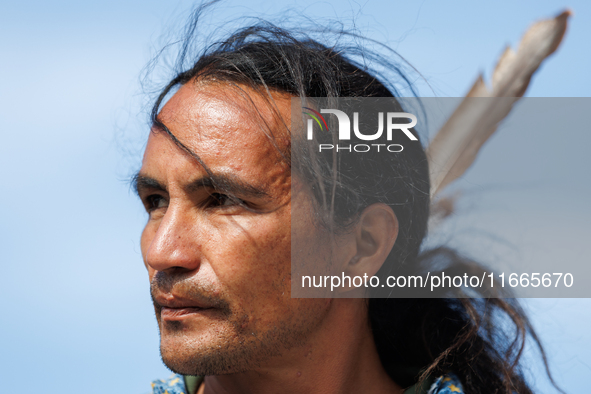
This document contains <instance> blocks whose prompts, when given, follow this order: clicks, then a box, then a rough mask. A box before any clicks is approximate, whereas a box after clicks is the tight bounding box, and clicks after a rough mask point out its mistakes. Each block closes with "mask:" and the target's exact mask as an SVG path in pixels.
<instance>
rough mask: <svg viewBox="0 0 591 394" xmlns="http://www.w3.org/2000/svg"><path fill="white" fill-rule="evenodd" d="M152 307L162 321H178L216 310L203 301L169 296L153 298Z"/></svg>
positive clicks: (159, 295) (160, 295)
mask: <svg viewBox="0 0 591 394" xmlns="http://www.w3.org/2000/svg"><path fill="white" fill-rule="evenodd" d="M153 301H154V305H155V306H156V310H157V313H158V312H159V313H160V318H161V319H163V320H180V319H183V318H186V317H190V316H195V315H200V314H203V313H204V312H207V311H213V310H215V309H216V307H215V306H214V305H212V304H211V303H209V302H206V301H204V300H194V299H188V298H184V297H178V296H173V295H171V294H158V295H155V296H154V297H153Z"/></svg>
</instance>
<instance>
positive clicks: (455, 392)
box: [152, 373, 464, 394]
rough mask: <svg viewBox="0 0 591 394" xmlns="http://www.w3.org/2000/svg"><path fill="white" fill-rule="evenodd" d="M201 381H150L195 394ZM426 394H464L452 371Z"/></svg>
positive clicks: (161, 392) (162, 389) (161, 389)
mask: <svg viewBox="0 0 591 394" xmlns="http://www.w3.org/2000/svg"><path fill="white" fill-rule="evenodd" d="M201 383H203V377H201V376H183V375H177V374H173V375H172V376H171V377H170V378H168V380H155V381H153V382H152V393H153V394H195V393H196V392H197V389H198V388H199V386H200V385H201ZM416 391H417V390H416V387H415V386H412V387H409V388H408V389H407V390H405V393H409V394H410V393H415V392H416ZM417 394H419V393H417ZM427 394H464V389H463V388H462V383H461V382H460V380H459V379H458V377H457V376H456V375H454V374H452V373H449V374H445V375H443V376H440V377H438V378H437V379H435V381H433V383H432V384H431V387H430V388H429V390H428V391H427Z"/></svg>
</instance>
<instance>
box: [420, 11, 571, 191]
mask: <svg viewBox="0 0 591 394" xmlns="http://www.w3.org/2000/svg"><path fill="white" fill-rule="evenodd" d="M570 14H571V13H570V11H568V10H567V11H564V12H562V13H561V14H560V15H558V16H556V17H555V18H553V19H548V20H543V21H540V22H537V23H535V24H534V25H533V26H531V27H530V28H529V30H528V31H527V32H526V33H525V35H524V36H523V38H522V39H521V42H520V44H519V47H518V50H517V51H516V52H515V51H513V50H512V49H511V48H510V47H507V49H505V51H504V52H503V54H502V55H501V57H500V59H499V61H498V63H497V65H496V67H495V70H494V72H493V77H492V86H491V89H489V88H488V87H487V86H486V84H485V83H484V81H483V79H482V75H480V76H479V77H478V78H477V80H476V82H475V83H474V85H473V86H472V88H471V89H470V91H469V92H468V94H467V95H466V97H465V98H464V100H462V102H461V103H460V105H459V106H458V108H457V109H456V110H455V111H454V113H453V114H452V115H451V116H450V118H449V119H448V120H447V122H446V123H445V124H444V125H443V127H442V128H441V129H440V130H439V132H438V133H437V134H436V135H435V137H434V138H433V140H432V141H431V143H430V144H429V146H428V148H427V157H428V159H429V168H430V178H431V198H433V197H434V196H435V195H436V194H437V193H438V192H440V191H441V190H442V189H443V188H445V187H446V186H447V185H449V184H450V183H451V182H453V181H454V180H456V179H457V178H458V177H460V176H462V175H463V174H464V172H465V171H466V170H467V169H468V168H469V167H470V166H471V165H472V163H473V162H474V159H475V158H476V155H477V154H478V151H479V150H480V148H481V147H482V145H483V144H484V143H485V142H486V140H488V138H489V137H490V136H491V135H492V134H493V133H494V132H495V130H496V129H497V126H498V124H499V122H501V121H502V120H503V119H504V118H505V117H506V116H507V115H508V114H509V112H510V111H511V108H512V107H513V104H514V103H515V102H516V101H517V100H519V99H520V98H521V97H522V96H523V94H524V93H525V91H526V89H527V86H528V85H529V82H530V79H531V77H532V75H533V73H534V72H535V71H536V70H537V69H538V67H539V66H540V64H541V63H542V61H544V59H545V58H546V57H548V56H549V55H551V54H552V53H553V52H554V51H555V50H556V48H558V46H559V45H560V42H561V41H562V38H563V36H564V33H565V31H566V27H567V21H568V18H569V16H570ZM474 97H488V99H483V100H478V99H474Z"/></svg>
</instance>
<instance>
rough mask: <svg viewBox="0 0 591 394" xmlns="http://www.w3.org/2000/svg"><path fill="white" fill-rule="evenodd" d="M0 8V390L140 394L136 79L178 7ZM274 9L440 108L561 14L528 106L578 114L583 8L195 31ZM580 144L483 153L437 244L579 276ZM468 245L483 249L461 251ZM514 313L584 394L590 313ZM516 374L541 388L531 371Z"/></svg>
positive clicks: (157, 368) (491, 9) (52, 4)
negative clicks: (380, 58) (570, 101)
mask: <svg viewBox="0 0 591 394" xmlns="http://www.w3.org/2000/svg"><path fill="white" fill-rule="evenodd" d="M1 4H2V7H1V9H2V13H1V14H2V16H1V18H2V23H0V37H2V40H0V53H2V61H1V62H0V75H1V77H0V114H1V115H2V120H3V122H2V125H3V127H2V131H1V136H2V139H1V140H0V168H2V180H3V182H2V184H1V186H0V195H2V196H4V198H5V202H7V204H5V205H4V211H3V215H2V219H1V220H0V240H1V241H0V245H1V247H0V264H1V267H2V269H1V271H0V272H1V276H0V277H1V278H2V279H3V282H4V283H3V286H2V287H1V288H0V296H1V299H2V300H3V301H4V308H3V313H2V315H1V317H0V333H1V334H2V335H0V353H1V354H2V355H3V357H2V360H1V361H0V377H1V378H3V381H4V382H8V383H7V384H8V385H14V387H15V389H13V390H11V391H16V387H18V391H19V392H21V393H33V392H37V391H39V390H44V392H46V393H50V394H51V393H58V392H59V393H63V392H73V391H84V392H85V393H102V392H106V391H107V390H111V391H112V392H129V393H146V392H148V391H149V381H150V380H151V379H155V378H161V377H166V376H167V375H168V373H169V372H168V371H167V370H166V368H165V367H164V366H163V365H162V363H161V362H160V359H159V355H158V334H157V327H156V323H155V319H154V317H153V310H152V307H151V303H150V298H149V293H148V283H147V276H146V273H145V270H144V267H143V264H142V262H141V256H140V252H139V234H140V231H141V229H142V226H143V223H144V221H145V219H146V218H145V215H144V213H143V209H142V207H141V206H140V204H139V202H138V201H137V199H136V198H135V196H134V195H133V193H131V192H130V190H129V187H128V185H127V183H126V179H127V177H128V176H129V175H130V174H131V173H132V172H133V171H135V170H137V169H138V165H139V160H140V159H141V156H140V150H141V146H142V143H143V139H144V138H145V136H146V132H147V127H146V124H145V119H146V116H145V114H144V113H143V112H142V103H143V102H144V101H145V95H143V94H142V91H141V87H140V84H139V76H140V71H141V69H142V68H143V67H144V66H145V64H146V63H147V61H148V60H149V59H150V57H151V55H153V53H154V52H153V51H154V50H155V48H158V47H159V46H160V45H161V40H160V39H159V37H160V36H161V34H162V33H163V32H164V31H166V29H171V25H174V24H175V21H178V20H180V19H179V18H181V16H182V14H183V12H185V11H186V10H187V9H188V8H189V7H190V5H191V2H189V1H167V2H156V1H103V2H100V3H99V2H79V1H28V2H26V1H23V2H8V1H2V3H1ZM286 7H291V8H292V9H294V10H297V11H299V12H302V13H304V14H307V15H309V16H311V17H313V18H315V19H318V20H320V21H324V20H325V18H337V19H339V20H341V21H343V22H344V23H345V25H346V26H351V23H352V21H354V22H355V25H356V27H357V29H358V30H359V31H360V32H362V33H364V34H366V35H367V36H369V37H371V38H375V39H377V40H379V41H383V42H386V43H388V44H389V45H391V46H392V47H393V48H394V49H396V50H397V51H398V52H399V53H400V54H401V55H402V56H404V57H405V58H406V59H407V60H408V61H409V62H410V63H411V64H412V65H413V66H414V67H415V68H417V69H418V70H419V71H420V72H421V74H422V75H423V76H424V78H425V80H426V81H427V82H428V85H427V84H426V83H425V82H424V81H421V80H418V81H417V85H418V87H419V89H420V92H421V93H422V94H423V95H425V96H434V95H435V96H439V97H446V96H461V95H463V94H464V93H465V92H466V91H467V89H468V88H469V86H470V84H471V83H472V81H473V80H474V79H475V78H476V76H477V74H478V72H479V71H483V72H484V73H485V77H488V76H489V75H490V72H491V70H492V68H493V65H494V62H495V61H496V58H497V57H498V55H499V54H500V53H501V51H502V49H503V48H504V46H505V45H506V44H513V45H515V44H516V43H517V42H518V40H519V37H520V36H521V34H522V33H523V32H524V31H525V29H526V28H527V26H529V25H530V24H531V23H532V22H533V21H535V20H537V19H540V18H543V17H548V16H552V15H555V14H556V13H558V12H559V11H560V10H562V9H564V8H566V7H569V8H571V9H572V10H573V11H574V17H573V18H572V23H571V26H570V29H569V31H568V32H567V36H566V38H565V42H564V45H563V46H562V47H561V48H560V50H559V51H558V52H557V53H556V54H555V56H553V57H552V58H550V59H549V60H548V61H547V62H546V63H545V64H544V65H543V67H542V69H541V70H540V72H539V73H538V74H536V75H535V77H534V79H533V81H532V85H531V88H530V90H529V92H528V95H529V96H532V97H586V96H589V90H590V86H591V84H590V78H589V76H588V72H589V70H590V69H591V67H590V66H591V55H590V53H589V50H588V48H589V44H588V42H589V39H590V38H591V3H589V2H586V1H584V0H576V1H574V0H572V1H567V0H565V1H554V0H552V1H549V0H548V1H519V2H516V1H506V0H501V1H495V2H475V1H449V2H436V1H422V2H408V1H404V2H403V1H397V0H393V1H373V0H368V1H365V2H361V1H358V2H353V1H349V2H347V1H327V2H312V1H291V2H287V1H284V0H274V1H250V0H243V1H228V2H226V4H225V6H224V7H218V8H217V9H215V10H214V11H213V12H212V13H211V14H210V17H209V19H208V23H211V24H212V25H214V26H215V25H216V23H220V22H219V21H221V20H223V19H227V18H231V17H232V16H239V15H242V14H244V13H248V14H250V15H261V14H262V15H273V14H276V13H277V12H279V11H281V10H282V9H285V8H286ZM587 131H588V127H587V130H585V129H584V128H581V129H576V130H567V131H564V130H563V131H560V132H557V133H549V134H544V135H530V134H522V135H517V136H511V135H503V134H502V133H500V134H499V136H496V137H495V138H493V140H492V141H491V142H490V144H489V145H488V146H487V147H486V148H485V151H484V152H483V154H482V155H481V157H479V159H478V161H477V163H476V164H475V167H474V169H473V170H471V171H470V172H469V173H468V174H467V175H466V177H465V179H464V180H462V181H461V182H460V183H459V185H458V186H459V187H461V188H463V189H465V190H466V193H465V197H464V199H463V200H462V203H461V205H460V210H459V213H458V217H459V219H456V220H455V221H454V224H453V225H452V226H451V228H452V230H453V231H452V230H450V233H449V234H448V236H449V237H450V239H452V240H453V244H454V245H457V246H458V247H460V248H462V250H466V251H467V252H468V253H473V254H478V253H479V252H482V250H486V255H487V258H491V259H507V260H509V261H512V260H528V261H533V262H535V261H542V260H544V261H550V262H555V263H556V264H557V265H559V264H560V263H561V261H564V260H565V259H568V260H571V261H572V260H574V261H580V262H581V264H586V263H589V262H591V259H590V258H589V257H588V255H589V253H588V250H587V249H586V246H587V242H588V239H589V236H590V235H591V231H590V230H589V226H588V223H589V220H590V219H591V208H589V205H588V202H587V200H588V197H587V196H588V195H589V192H591V190H590V186H589V182H588V175H587V169H588V168H590V165H591V162H590V159H589V158H588V157H589V155H588V154H587V153H586V149H587V148H586V147H588V146H591V137H589V133H588V132H587ZM508 146H510V147H511V148H510V149H507V147H508ZM482 190H492V191H491V192H490V193H487V194H485V195H484V196H483V193H482ZM474 229H476V230H477V231H474ZM479 231H480V232H481V233H486V236H482V237H480V238H478V239H475V238H474V234H475V233H478V232H479ZM496 239H500V240H501V241H496ZM581 280H583V279H581ZM526 304H527V307H528V309H529V310H530V311H531V318H532V320H533V322H534V325H535V326H536V327H537V328H538V329H539V331H540V334H541V337H542V339H543V340H544V342H545V344H546V346H547V349H548V352H549V354H550V356H551V364H552V368H553V370H554V371H555V375H556V378H557V380H558V382H559V383H561V384H562V386H563V387H564V388H565V389H566V390H567V392H571V393H578V392H584V391H588V389H587V390H585V389H583V387H586V385H585V381H584V378H583V376H584V375H588V374H589V372H591V364H590V363H589V362H588V357H587V355H588V354H589V353H591V338H590V336H589V334H588V327H589V326H591V312H590V311H591V302H589V300H588V299H585V300H528V301H527V302H526ZM530 365H531V370H532V372H531V374H532V376H533V377H535V378H536V379H537V378H538V377H539V376H541V373H540V369H539V366H538V365H536V364H535V363H534V362H532V364H530ZM21 382H22V383H21ZM25 382H26V384H25ZM21 384H24V386H21ZM537 384H538V386H539V387H540V392H543V393H545V392H553V391H551V389H550V388H549V386H548V384H547V382H544V381H543V380H540V381H538V382H537ZM5 387H6V386H5Z"/></svg>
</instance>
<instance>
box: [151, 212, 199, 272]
mask: <svg viewBox="0 0 591 394" xmlns="http://www.w3.org/2000/svg"><path fill="white" fill-rule="evenodd" d="M197 220H198V219H197V218H195V217H192V216H191V215H189V214H188V213H187V212H184V211H183V210H181V209H179V208H173V207H169V209H168V210H167V212H166V214H165V215H164V217H163V218H162V219H161V221H160V224H159V226H158V229H157V230H156V232H155V233H154V235H153V238H152V239H151V241H150V240H148V241H149V245H148V247H147V250H146V255H145V262H146V264H147V265H148V266H149V267H151V268H152V269H154V270H156V271H165V270H167V269H171V268H184V269H186V270H189V271H192V270H195V269H197V268H199V265H200V264H201V246H200V245H199V243H198V239H199V238H200V237H199V236H198V234H197V228H198V226H197V223H196V221H197Z"/></svg>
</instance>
